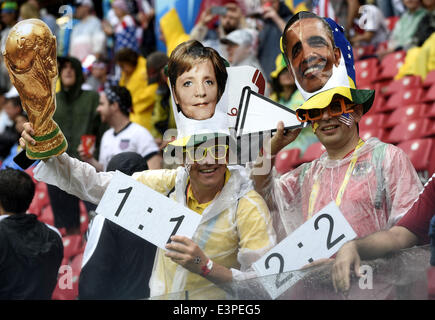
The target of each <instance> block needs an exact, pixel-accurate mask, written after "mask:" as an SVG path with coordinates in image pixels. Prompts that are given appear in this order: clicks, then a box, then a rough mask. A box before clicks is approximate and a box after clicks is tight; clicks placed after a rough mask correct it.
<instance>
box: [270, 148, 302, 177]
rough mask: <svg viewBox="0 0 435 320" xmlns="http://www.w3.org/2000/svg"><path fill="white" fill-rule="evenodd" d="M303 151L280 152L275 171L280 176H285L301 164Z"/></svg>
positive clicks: (296, 149) (288, 150)
mask: <svg viewBox="0 0 435 320" xmlns="http://www.w3.org/2000/svg"><path fill="white" fill-rule="evenodd" d="M300 155H301V149H299V148H293V149H285V150H281V151H280V152H278V154H277V155H276V158H275V169H276V171H277V172H278V173H279V174H284V173H286V172H288V171H290V170H292V169H294V168H296V167H297V166H298V165H299V164H300V163H301V159H300Z"/></svg>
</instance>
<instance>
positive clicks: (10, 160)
mask: <svg viewBox="0 0 435 320" xmlns="http://www.w3.org/2000/svg"><path fill="white" fill-rule="evenodd" d="M28 121H29V119H28V118H27V114H26V113H25V112H24V111H23V112H22V113H20V114H19V115H17V116H16V117H15V121H14V125H15V130H16V131H17V133H18V134H19V135H20V136H21V132H23V130H24V127H23V125H24V123H26V122H28ZM21 150H22V148H21V146H20V144H19V141H18V140H17V141H16V142H15V143H14V145H13V146H12V147H11V149H10V151H9V154H8V156H7V157H6V158H5V159H4V160H3V162H2V164H1V167H0V170H3V169H6V168H12V169H17V170H23V169H24V168H21V167H20V166H19V165H17V164H16V163H15V162H14V157H15V156H16V155H17V154H18V153H19V152H20V151H21ZM36 164H37V162H34V165H36Z"/></svg>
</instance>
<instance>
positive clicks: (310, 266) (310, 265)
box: [301, 258, 334, 270]
mask: <svg viewBox="0 0 435 320" xmlns="http://www.w3.org/2000/svg"><path fill="white" fill-rule="evenodd" d="M331 261H334V259H332V258H329V259H328V258H324V259H317V260H315V261H313V262H311V263H308V264H306V265H304V266H303V267H302V268H301V270H302V269H308V268H313V267H317V266H320V265H322V264H326V263H329V262H331Z"/></svg>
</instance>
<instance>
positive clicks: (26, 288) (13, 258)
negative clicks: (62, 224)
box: [0, 169, 63, 300]
mask: <svg viewBox="0 0 435 320" xmlns="http://www.w3.org/2000/svg"><path fill="white" fill-rule="evenodd" d="M34 195H35V184H34V183H33V181H32V178H31V177H30V176H29V175H28V174H27V173H25V172H23V171H20V170H14V169H6V170H1V171H0V299H1V300H31V299H38V300H40V299H44V300H49V299H51V295H52V293H53V290H54V288H55V286H56V283H57V275H58V271H59V267H60V264H61V262H62V259H63V244H62V239H61V235H60V233H59V231H57V230H56V229H55V228H53V227H51V226H49V225H46V224H44V223H42V222H40V221H38V219H37V218H36V216H35V215H34V214H26V211H27V209H28V208H29V206H30V203H31V202H32V199H33V196H34Z"/></svg>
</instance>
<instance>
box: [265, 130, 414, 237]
mask: <svg viewBox="0 0 435 320" xmlns="http://www.w3.org/2000/svg"><path fill="white" fill-rule="evenodd" d="M352 165H354V167H353V170H348V168H351V166H352ZM422 188H423V186H422V184H421V182H420V180H419V178H418V176H417V173H416V171H415V169H414V167H413V166H412V163H411V162H410V160H409V158H408V157H407V156H406V154H405V153H404V152H403V151H402V150H401V149H399V148H397V147H395V146H393V145H391V144H386V143H383V142H381V141H379V140H378V139H377V138H370V139H369V140H367V141H366V142H365V143H364V144H363V145H362V146H361V147H360V148H359V149H357V150H356V151H355V152H354V153H353V154H350V155H348V156H347V157H345V158H344V159H342V160H330V159H329V158H328V155H327V153H326V152H325V153H324V154H323V155H322V156H321V157H320V158H319V159H316V160H314V161H312V162H310V163H305V164H302V165H301V166H299V167H298V168H296V169H295V170H293V171H290V172H288V173H286V174H285V175H283V176H278V175H277V173H276V171H275V170H274V171H273V173H272V174H270V176H269V178H268V181H267V184H266V185H265V187H264V188H263V190H262V191H261V194H262V195H263V197H264V198H265V199H266V201H267V203H268V205H269V207H270V209H271V211H272V212H273V220H274V226H275V229H276V231H277V234H278V238H279V239H278V240H279V241H280V240H282V239H283V238H284V237H285V236H287V235H288V234H290V233H291V232H292V231H294V230H295V229H296V228H297V227H299V226H300V225H301V224H302V223H304V222H305V221H306V220H307V219H309V218H310V217H311V216H312V215H314V214H315V213H317V212H318V211H319V210H320V209H322V208H323V207H325V206H326V205H327V204H328V203H330V202H331V201H335V202H336V203H337V205H338V206H339V208H340V210H341V212H342V213H343V215H344V217H345V218H346V219H347V221H348V222H349V224H350V225H351V226H352V228H353V229H354V231H355V232H356V234H357V236H358V237H363V236H366V235H368V234H370V233H373V232H375V231H378V230H382V229H386V228H388V227H389V226H391V225H393V224H394V223H395V222H397V220H398V218H400V217H401V216H402V215H403V214H405V213H406V212H407V211H408V209H409V208H410V207H411V205H412V203H413V202H414V201H415V199H416V198H417V197H418V194H419V192H420V191H421V190H422Z"/></svg>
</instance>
